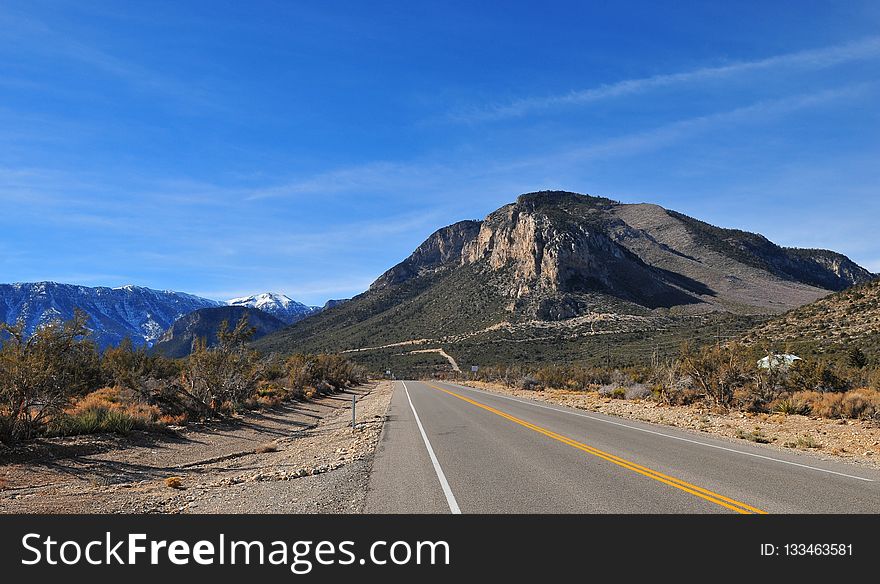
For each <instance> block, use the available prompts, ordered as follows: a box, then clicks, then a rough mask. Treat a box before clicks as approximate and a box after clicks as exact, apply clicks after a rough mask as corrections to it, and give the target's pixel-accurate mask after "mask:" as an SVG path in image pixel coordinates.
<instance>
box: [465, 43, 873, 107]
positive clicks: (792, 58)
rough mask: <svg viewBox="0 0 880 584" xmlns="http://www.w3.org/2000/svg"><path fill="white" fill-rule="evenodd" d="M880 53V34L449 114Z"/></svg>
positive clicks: (557, 103)
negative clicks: (763, 57) (839, 43)
mask: <svg viewBox="0 0 880 584" xmlns="http://www.w3.org/2000/svg"><path fill="white" fill-rule="evenodd" d="M878 57H880V37H871V38H868V39H863V40H860V41H857V42H852V43H846V44H842V45H836V46H831V47H824V48H821V49H811V50H806V51H798V52H794V53H786V54H782V55H776V56H773V57H768V58H765V59H758V60H754V61H737V62H733V63H728V64H726V65H720V66H716V67H702V68H699V69H692V70H690V71H683V72H679V73H666V74H661V75H652V76H650V77H639V78H635V79H625V80H622V81H618V82H616V83H610V84H604V85H599V86H597V87H592V88H587V89H582V90H578V91H571V92H569V93H565V94H560V95H548V96H541V97H528V98H523V99H518V100H514V101H512V102H508V103H504V104H493V105H489V106H482V107H474V108H470V109H464V110H459V111H455V112H452V113H450V114H449V115H448V118H449V119H450V120H452V121H458V122H485V121H493V120H502V119H508V118H516V117H521V116H524V115H526V114H529V113H533V112H540V111H546V110H551V109H555V108H560V107H566V106H575V105H584V104H588V103H593V102H598V101H602V100H606V99H611V98H615V97H621V96H625V95H632V94H638V93H643V92H646V91H649V90H651V89H657V88H661V87H669V86H674V85H687V84H694V83H699V82H703V81H709V80H713V79H721V78H727V77H733V76H736V75H742V74H745V73H751V72H755V71H763V70H774V69H823V68H828V67H833V66H835V65H840V64H843V63H848V62H852V61H861V60H867V59H876V58H878Z"/></svg>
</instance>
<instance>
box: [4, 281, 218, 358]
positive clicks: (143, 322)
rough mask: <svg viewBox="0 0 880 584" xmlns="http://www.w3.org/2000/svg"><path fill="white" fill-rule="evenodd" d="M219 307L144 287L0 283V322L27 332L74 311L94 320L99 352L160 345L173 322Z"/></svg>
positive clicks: (95, 337) (180, 293) (68, 315)
mask: <svg viewBox="0 0 880 584" xmlns="http://www.w3.org/2000/svg"><path fill="white" fill-rule="evenodd" d="M219 304H220V303H219V302H216V301H214V300H208V299H207V298H199V297H198V296H193V295H191V294H184V293H182V292H172V291H170V290H164V291H160V290H152V289H150V288H142V287H140V286H123V287H121V288H103V287H101V288H89V287H87V286H75V285H73V284H58V283H55V282H36V283H26V284H0V321H2V322H8V323H16V322H19V321H20V320H23V321H24V323H25V325H26V329H27V331H28V332H33V331H34V330H35V329H36V328H37V327H38V326H40V325H42V324H45V323H47V322H49V321H51V320H57V319H62V320H67V319H69V318H71V317H72V316H73V312H74V309H75V308H79V309H81V310H84V311H85V312H86V313H87V314H88V315H89V317H90V321H89V323H88V327H89V328H90V329H92V331H93V337H94V340H95V341H96V342H97V343H98V345H99V346H100V347H102V348H103V347H107V346H110V345H116V344H118V343H119V342H120V341H122V339H124V338H126V337H131V339H132V341H133V342H134V344H135V345H138V346H144V345H149V344H151V343H153V342H154V341H156V340H158V339H159V338H160V337H161V336H162V333H164V332H165V330H166V329H167V328H168V327H170V326H171V325H172V324H173V323H174V321H175V320H177V319H178V318H180V317H181V316H183V315H185V314H189V313H190V312H192V311H194V310H198V309H200V308H207V307H210V306H218V305H219Z"/></svg>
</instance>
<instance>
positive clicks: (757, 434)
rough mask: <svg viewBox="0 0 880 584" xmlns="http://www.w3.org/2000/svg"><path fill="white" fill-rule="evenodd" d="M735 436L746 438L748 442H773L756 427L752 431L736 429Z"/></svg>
mask: <svg viewBox="0 0 880 584" xmlns="http://www.w3.org/2000/svg"><path fill="white" fill-rule="evenodd" d="M736 437H737V438H742V439H743V440H748V441H750V442H757V443H758V444H770V443H771V442H773V439H772V438H769V437H768V436H766V435H765V434H764V433H763V432H762V431H760V430H757V429H756V430H754V431H752V432H746V431H745V430H737V431H736Z"/></svg>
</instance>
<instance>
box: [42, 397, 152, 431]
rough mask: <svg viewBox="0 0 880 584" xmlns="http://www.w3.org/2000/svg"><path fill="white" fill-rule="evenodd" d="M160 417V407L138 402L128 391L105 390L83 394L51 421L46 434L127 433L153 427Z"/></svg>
mask: <svg viewBox="0 0 880 584" xmlns="http://www.w3.org/2000/svg"><path fill="white" fill-rule="evenodd" d="M160 415H161V411H160V410H159V408H157V407H155V406H151V405H149V404H145V403H142V402H140V401H138V398H137V396H136V394H135V393H133V392H132V391H131V390H125V389H121V388H111V387H108V388H103V389H99V390H97V391H94V392H92V393H90V394H88V395H86V396H85V397H83V398H81V399H80V400H78V401H77V402H76V403H75V404H74V405H73V406H71V407H70V408H68V409H67V410H65V411H64V412H63V413H62V414H60V415H58V416H56V417H55V418H53V419H52V422H51V424H50V425H49V433H50V434H52V435H56V436H74V435H78V434H93V433H97V432H111V433H116V434H128V433H130V432H131V431H132V430H135V429H139V430H147V429H150V428H153V427H154V426H155V425H156V424H157V422H158V420H159V417H160Z"/></svg>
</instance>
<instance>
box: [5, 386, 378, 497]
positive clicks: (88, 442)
mask: <svg viewBox="0 0 880 584" xmlns="http://www.w3.org/2000/svg"><path fill="white" fill-rule="evenodd" d="M391 393H392V387H391V383H390V382H388V381H379V382H373V383H370V384H367V385H363V386H361V387H358V388H354V389H350V390H347V391H346V392H344V393H339V394H335V395H331V396H326V397H323V398H320V399H316V400H313V401H309V402H296V403H291V404H286V405H284V406H282V407H279V408H276V409H273V410H268V411H264V412H259V413H248V414H246V415H245V416H244V417H243V418H242V419H241V420H240V421H238V422H236V423H229V424H216V423H213V424H207V425H203V426H198V425H192V426H190V427H188V428H186V429H183V430H180V431H178V432H171V433H168V434H155V433H140V434H137V435H133V436H131V437H128V438H125V439H122V438H117V437H113V436H106V435H101V436H80V437H75V438H69V439H52V440H41V441H37V442H34V443H32V444H30V445H28V447H27V448H26V449H24V450H22V449H16V450H7V451H6V452H0V513H357V512H359V511H360V510H361V508H362V505H363V499H364V495H365V493H366V483H367V480H368V478H369V469H370V467H371V464H372V456H373V453H374V451H375V448H376V444H377V443H378V439H379V434H380V432H381V429H382V424H383V421H384V417H385V412H386V410H387V408H388V403H389V401H390V399H391ZM352 394H354V395H355V396H356V399H357V410H356V411H357V423H358V426H357V429H356V430H355V431H354V432H352V429H351V399H352ZM171 477H179V478H180V487H179V488H172V487H169V486H167V485H166V483H165V481H166V479H168V478H171Z"/></svg>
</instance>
